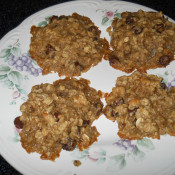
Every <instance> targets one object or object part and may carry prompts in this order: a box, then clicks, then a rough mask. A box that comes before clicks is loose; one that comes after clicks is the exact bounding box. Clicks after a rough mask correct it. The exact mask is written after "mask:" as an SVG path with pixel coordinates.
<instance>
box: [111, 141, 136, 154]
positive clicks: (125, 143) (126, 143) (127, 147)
mask: <svg viewBox="0 0 175 175" xmlns="http://www.w3.org/2000/svg"><path fill="white" fill-rule="evenodd" d="M114 145H117V146H118V147H119V148H120V149H122V150H129V151H131V152H133V151H134V150H135V149H136V146H135V145H134V144H132V143H131V140H124V139H120V140H118V141H117V142H115V143H114Z"/></svg>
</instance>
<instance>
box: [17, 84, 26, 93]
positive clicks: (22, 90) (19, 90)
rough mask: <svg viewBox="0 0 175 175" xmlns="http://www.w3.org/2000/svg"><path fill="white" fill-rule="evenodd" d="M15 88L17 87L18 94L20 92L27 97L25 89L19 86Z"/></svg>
mask: <svg viewBox="0 0 175 175" xmlns="http://www.w3.org/2000/svg"><path fill="white" fill-rule="evenodd" d="M15 86H16V88H17V89H18V92H19V93H20V94H25V95H26V94H27V92H26V91H25V90H24V89H21V88H20V86H19V85H17V84H15Z"/></svg>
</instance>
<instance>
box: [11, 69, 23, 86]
mask: <svg viewBox="0 0 175 175" xmlns="http://www.w3.org/2000/svg"><path fill="white" fill-rule="evenodd" d="M8 78H9V80H11V81H12V82H13V83H14V84H16V85H20V84H21V82H22V80H23V77H22V75H21V73H19V72H17V71H11V72H10V73H9V74H8Z"/></svg>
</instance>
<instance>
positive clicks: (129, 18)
mask: <svg viewBox="0 0 175 175" xmlns="http://www.w3.org/2000/svg"><path fill="white" fill-rule="evenodd" d="M125 22H126V24H132V23H133V22H134V19H133V17H132V16H128V17H127V18H126V21H125Z"/></svg>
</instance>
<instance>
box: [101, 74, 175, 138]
mask: <svg viewBox="0 0 175 175" xmlns="http://www.w3.org/2000/svg"><path fill="white" fill-rule="evenodd" d="M106 103H107V105H106V107H105V108H104V114H105V115H106V117H107V118H108V119H110V120H113V121H117V123H118V128H119V131H118V135H119V136H120V137H121V138H123V139H129V140H133V139H142V138H143V137H151V138H157V139H160V135H163V134H165V133H167V134H169V135H172V136H175V87H171V88H170V89H168V88H167V87H166V85H165V83H163V82H162V78H160V77H157V76H156V75H147V74H146V73H140V72H138V71H136V72H134V73H133V74H132V75H130V76H122V77H119V78H118V79H117V81H116V87H114V88H113V89H112V92H111V93H110V94H107V95H106Z"/></svg>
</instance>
